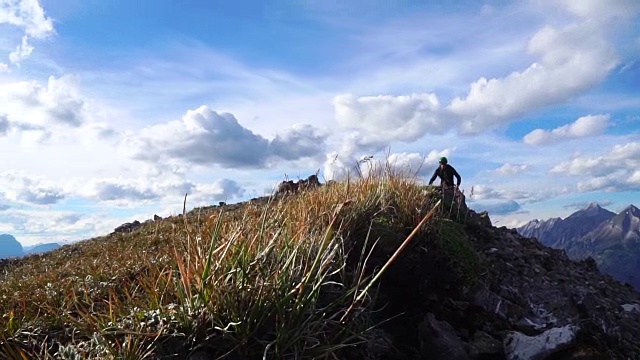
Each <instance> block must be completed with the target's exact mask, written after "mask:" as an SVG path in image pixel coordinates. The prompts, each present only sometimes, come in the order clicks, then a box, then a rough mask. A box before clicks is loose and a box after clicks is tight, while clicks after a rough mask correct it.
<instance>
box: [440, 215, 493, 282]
mask: <svg viewBox="0 0 640 360" xmlns="http://www.w3.org/2000/svg"><path fill="white" fill-rule="evenodd" d="M435 228H436V236H435V239H434V241H435V245H436V246H437V248H438V249H439V250H440V251H442V254H443V257H444V258H445V259H446V260H447V262H448V264H449V265H450V266H449V269H448V270H449V271H453V272H454V273H453V274H452V275H454V277H455V278H457V279H458V280H460V281H461V282H462V285H463V286H471V285H473V284H474V283H475V282H476V280H477V279H478V274H479V273H480V270H481V263H480V257H479V256H478V253H477V252H476V251H475V249H474V248H473V247H472V246H471V243H470V242H469V237H468V236H467V234H466V232H465V231H464V228H463V227H462V225H460V224H458V223H456V222H454V221H451V220H448V219H441V220H439V221H438V223H437V224H436V227H435Z"/></svg>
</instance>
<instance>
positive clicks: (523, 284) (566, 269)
mask: <svg viewBox="0 0 640 360" xmlns="http://www.w3.org/2000/svg"><path fill="white" fill-rule="evenodd" d="M471 215H472V216H471V217H470V219H469V220H467V221H463V222H461V223H460V222H455V221H451V222H446V221H445V222H443V223H442V224H440V225H436V226H445V227H448V228H449V230H447V231H446V234H447V236H442V235H443V232H442V230H438V228H437V227H436V228H433V229H432V230H433V231H432V232H431V235H428V236H427V237H426V238H425V239H422V243H421V244H420V245H417V246H416V248H414V249H413V251H411V252H410V253H409V254H407V255H405V259H404V261H402V262H400V263H398V265H397V266H396V268H395V269H394V271H393V272H392V273H391V274H390V275H389V277H388V278H387V279H385V282H384V283H383V286H382V289H381V295H380V299H379V301H380V303H381V304H385V305H386V308H385V310H384V311H383V312H382V314H381V317H384V316H389V315H393V314H397V313H403V315H401V316H399V317H397V318H395V319H394V320H393V321H391V322H389V323H386V324H385V325H383V327H382V329H383V330H384V331H385V332H386V333H383V335H382V336H381V338H383V339H387V340H389V341H390V342H391V343H392V344H393V348H395V349H396V350H398V349H399V351H397V352H395V353H393V355H389V356H387V357H385V358H387V359H401V358H403V359H409V358H413V359H449V360H451V359H510V360H515V359H640V295H639V294H638V293H637V292H635V291H634V290H633V289H632V288H631V287H630V286H625V285H623V284H621V283H620V282H618V281H616V280H614V279H613V278H612V277H610V276H606V275H602V274H601V273H600V272H599V271H598V268H597V266H596V263H595V262H594V261H593V260H591V259H589V260H585V261H580V262H574V261H572V260H570V259H569V258H568V257H567V256H566V255H565V253H564V252H563V251H561V250H555V249H551V248H548V247H545V246H544V245H542V244H540V243H539V242H538V241H536V240H535V239H531V238H525V237H523V236H521V235H519V234H518V233H517V232H516V231H515V230H512V229H507V228H505V227H502V228H495V227H493V226H491V224H490V222H489V221H488V219H487V218H486V217H485V218H482V217H479V216H478V215H477V214H474V213H473V212H471ZM443 224H444V225H443ZM437 234H440V240H438V236H439V235H437ZM452 242H453V243H455V244H456V245H454V248H455V249H456V251H455V252H451V253H450V254H451V255H444V254H447V251H446V248H447V246H451V243H452ZM466 246H468V247H469V248H470V249H473V252H467V255H465V256H464V257H463V258H459V256H460V255H454V254H460V253H464V251H462V250H463V249H465V247H466ZM473 263H475V264H476V265H474V266H471V267H470V265H469V264H473Z"/></svg>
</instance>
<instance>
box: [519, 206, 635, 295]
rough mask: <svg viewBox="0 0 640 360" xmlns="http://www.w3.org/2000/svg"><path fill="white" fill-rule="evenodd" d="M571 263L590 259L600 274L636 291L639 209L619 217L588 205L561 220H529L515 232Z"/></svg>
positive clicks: (632, 208) (625, 211) (598, 207)
mask: <svg viewBox="0 0 640 360" xmlns="http://www.w3.org/2000/svg"><path fill="white" fill-rule="evenodd" d="M516 230H517V231H518V232H519V233H520V234H521V235H523V236H526V237H534V238H537V239H538V241H540V242H541V243H542V244H544V245H546V246H549V247H552V248H556V249H564V250H565V251H566V252H567V255H568V256H569V257H570V258H572V259H575V260H578V259H584V258H587V257H589V256H590V257H592V258H593V259H594V260H595V261H596V263H597V264H598V268H599V269H600V271H601V272H603V273H605V274H609V275H611V276H613V277H614V278H615V279H617V280H619V281H622V282H628V283H629V284H631V285H633V287H634V288H636V289H637V290H638V291H640V209H638V208H637V207H635V206H634V205H629V206H628V207H627V208H625V209H624V210H622V211H621V212H620V213H619V214H616V213H613V212H611V211H609V210H606V209H603V208H602V207H600V206H599V205H598V204H595V203H592V204H589V206H587V207H586V208H584V209H581V210H578V211H576V212H575V213H573V214H571V215H570V216H568V217H567V218H565V219H561V218H552V219H548V220H533V221H530V222H528V223H527V224H525V225H524V226H521V227H519V228H517V229H516Z"/></svg>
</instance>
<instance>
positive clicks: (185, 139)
mask: <svg viewBox="0 0 640 360" xmlns="http://www.w3.org/2000/svg"><path fill="white" fill-rule="evenodd" d="M326 137H327V134H325V133H324V132H322V131H321V130H319V129H316V128H314V127H312V126H311V125H296V126H294V127H293V128H292V129H290V130H288V131H285V132H284V133H283V134H282V135H278V136H276V138H275V139H274V140H272V141H269V140H268V139H266V138H264V137H262V136H260V135H258V134H255V133H253V132H252V131H251V130H249V129H247V128H245V127H243V126H242V125H240V124H239V123H238V120H236V118H235V117H234V116H233V115H232V114H230V113H218V112H216V111H213V110H212V109H211V108H209V107H208V106H201V107H199V108H198V109H195V110H189V111H187V113H186V114H185V115H184V116H183V117H182V119H181V120H175V121H170V122H168V123H164V124H158V125H154V126H151V127H148V128H145V129H143V130H142V131H140V132H139V133H137V134H129V136H128V138H127V139H126V141H125V142H126V145H128V146H129V147H130V148H131V149H132V151H133V153H132V156H133V158H135V159H138V160H144V161H150V162H160V163H162V162H165V161H170V162H171V161H173V162H182V161H184V162H187V163H189V164H196V165H214V164H216V165H220V166H222V167H226V168H262V167H265V166H267V163H268V160H269V159H273V158H276V159H285V160H296V159H300V158H302V157H309V156H314V155H315V153H316V152H319V151H321V150H322V149H323V148H324V142H325V139H326Z"/></svg>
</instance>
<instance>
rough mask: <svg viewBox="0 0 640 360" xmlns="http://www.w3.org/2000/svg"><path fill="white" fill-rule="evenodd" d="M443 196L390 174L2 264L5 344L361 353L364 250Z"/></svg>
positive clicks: (1, 347) (152, 351) (133, 354)
mask: <svg viewBox="0 0 640 360" xmlns="http://www.w3.org/2000/svg"><path fill="white" fill-rule="evenodd" d="M437 200H438V199H436V198H433V197H430V196H425V194H424V188H423V187H420V186H419V185H418V184H417V183H416V182H415V181H414V180H412V179H410V178H407V177H405V176H400V175H399V174H385V175H381V176H376V177H373V178H369V179H361V180H358V181H350V182H344V183H338V184H334V185H331V186H322V187H320V188H317V189H314V190H308V191H305V192H301V193H299V194H296V195H289V196H286V197H278V198H267V199H262V200H261V201H251V202H248V203H246V204H244V205H242V206H237V207H230V206H222V207H214V208H207V209H197V210H194V211H192V212H190V213H188V214H185V215H184V216H175V217H172V218H169V219H165V220H162V221H158V222H154V223H151V224H147V225H144V226H143V227H142V228H140V229H139V230H137V231H136V232H134V233H130V234H112V235H109V236H105V237H100V238H95V239H91V240H87V241H84V242H81V243H78V244H75V245H70V246H64V247H63V248H61V249H58V250H56V251H53V252H51V253H48V254H46V255H35V256H30V257H27V258H24V259H21V260H17V261H11V262H8V263H4V264H3V265H0V270H1V273H0V309H1V313H2V314H3V316H2V318H1V319H0V355H2V356H3V358H8V359H11V358H17V359H24V358H41V359H48V358H52V359H53V358H63V359H85V358H95V359H98V358H99V359H142V358H150V359H156V358H166V359H174V358H175V359H182V358H187V356H189V355H191V356H192V358H197V356H198V355H203V356H208V357H210V358H217V357H226V358H243V359H252V358H260V359H261V358H263V356H266V357H268V358H279V359H287V358H290V359H293V358H295V359H311V358H335V357H334V356H337V358H345V357H346V356H348V355H349V353H350V352H357V353H358V354H365V355H366V353H367V351H370V350H368V348H367V347H366V345H365V343H366V340H367V339H368V337H370V336H372V335H371V334H372V332H371V331H370V330H371V329H372V327H374V326H375V325H376V324H375V322H374V317H372V316H371V314H372V311H373V310H374V309H373V308H372V306H371V304H372V303H373V302H372V296H373V294H374V293H375V286H373V287H371V288H370V289H369V291H368V292H366V293H363V290H364V289H366V288H367V286H368V285H369V282H370V281H371V279H372V277H371V274H372V272H373V270H374V269H373V268H372V266H370V264H368V263H367V259H368V255H369V253H368V252H367V251H362V250H361V249H370V248H371V245H372V244H373V243H374V242H376V241H377V240H379V239H381V241H380V243H378V244H377V247H378V248H379V247H382V248H388V249H393V250H395V249H397V247H398V246H399V245H400V243H401V242H402V241H403V240H404V239H405V237H406V236H407V235H408V234H409V233H410V232H411V231H412V230H413V229H414V227H415V226H416V225H417V224H418V222H419V221H420V219H421V218H422V217H423V216H424V215H425V213H426V211H427V210H428V209H430V208H431V207H432V206H433V204H434V203H435V202H436V201H437ZM187 201H188V199H187ZM380 224H382V225H384V226H380ZM376 229H378V230H376ZM384 232H387V235H388V236H384ZM367 234H369V235H367ZM381 234H383V235H381ZM385 242H386V243H385ZM365 243H366V244H368V245H365ZM456 251H457V250H456ZM391 252H392V251H391ZM389 253H390V252H389ZM356 297H358V301H356Z"/></svg>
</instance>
